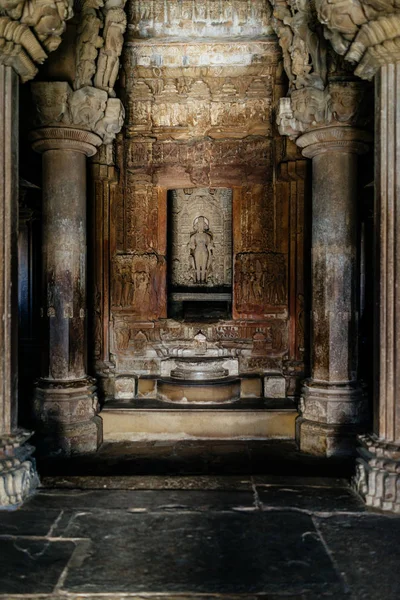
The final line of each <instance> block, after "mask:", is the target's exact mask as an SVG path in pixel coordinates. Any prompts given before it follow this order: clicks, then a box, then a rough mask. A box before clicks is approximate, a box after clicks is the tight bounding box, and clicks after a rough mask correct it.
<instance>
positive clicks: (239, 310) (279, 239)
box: [233, 183, 288, 319]
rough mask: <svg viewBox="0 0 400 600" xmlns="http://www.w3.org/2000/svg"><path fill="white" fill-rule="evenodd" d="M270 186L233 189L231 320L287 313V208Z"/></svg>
mask: <svg viewBox="0 0 400 600" xmlns="http://www.w3.org/2000/svg"><path fill="white" fill-rule="evenodd" d="M282 200H283V199H280V202H279V203H277V202H276V195H275V194H274V188H273V186H272V183H271V184H269V185H254V186H244V187H242V188H239V189H235V199H234V252H235V259H234V260H235V266H234V307H233V314H234V317H235V318H250V319H252V318H260V317H262V316H268V315H270V314H274V313H287V303H288V283H287V279H288V278H287V270H288V242H287V239H286V237H287V235H288V207H287V203H286V202H283V201H282Z"/></svg>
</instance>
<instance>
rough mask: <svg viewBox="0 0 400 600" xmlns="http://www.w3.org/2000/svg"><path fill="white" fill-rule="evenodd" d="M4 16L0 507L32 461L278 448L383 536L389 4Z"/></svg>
mask: <svg viewBox="0 0 400 600" xmlns="http://www.w3.org/2000/svg"><path fill="white" fill-rule="evenodd" d="M0 9H1V15H0V57H1V61H0V80H1V81H0V83H1V85H0V98H1V103H2V111H1V113H2V128H1V129H0V137H1V139H2V147H3V150H4V151H3V157H2V159H1V161H2V163H1V164H2V205H1V206H2V207H1V211H2V212H0V215H1V220H2V221H3V223H4V227H3V230H2V231H1V232H0V242H1V246H0V252H2V255H3V263H4V267H3V271H2V278H1V284H0V305H1V307H2V310H3V315H5V316H4V319H3V321H2V323H1V325H0V338H1V340H2V342H1V343H2V345H3V347H2V354H3V357H4V360H3V363H2V366H1V369H0V383H1V393H0V398H1V403H2V404H1V407H2V412H1V415H2V416H0V427H1V429H0V434H1V443H0V463H1V461H3V462H4V461H5V462H4V464H6V463H7V465H8V466H7V469H6V471H1V470H0V480H1V481H3V483H4V481H6V479H7V481H8V483H7V485H5V484H4V485H3V484H2V485H3V488H4V489H3V488H2V489H0V504H3V505H6V506H9V505H18V504H20V503H21V502H23V500H24V498H25V497H26V496H28V495H29V494H30V493H31V492H32V491H33V490H34V489H35V487H36V486H37V484H38V476H37V473H36V470H35V469H36V468H35V462H34V459H33V458H32V456H33V452H34V449H35V451H36V456H37V457H39V460H42V459H57V458H62V459H63V460H68V459H69V458H71V459H72V458H74V457H80V456H81V457H82V456H83V457H84V456H86V455H94V456H96V453H97V452H99V451H100V450H101V447H102V444H103V443H109V444H113V443H118V442H126V443H130V444H135V443H137V442H139V441H140V440H142V441H143V440H182V439H197V440H198V439H202V440H253V441H262V440H264V441H265V440H267V441H268V442H270V441H274V440H276V441H277V443H278V441H282V440H286V441H290V442H291V443H293V444H296V445H297V446H296V447H297V448H298V451H299V452H301V453H303V455H304V456H310V455H313V456H317V457H318V456H319V457H323V458H327V459H331V458H332V459H340V460H342V459H344V460H348V461H350V463H351V464H352V465H353V469H354V473H355V475H354V486H355V488H356V489H357V492H358V493H359V494H360V496H361V497H362V498H363V500H364V501H365V502H366V503H367V504H368V505H369V506H374V507H378V508H381V509H384V510H392V511H397V512H399V511H400V479H399V472H400V467H399V460H400V418H399V414H400V403H399V397H400V395H399V393H398V391H399V390H398V388H399V385H400V378H399V376H398V358H397V356H398V354H399V353H398V350H399V348H400V347H399V344H400V335H399V331H400V317H399V314H398V311H397V305H398V302H397V300H398V293H399V292H398V289H400V287H399V286H398V278H399V273H400V271H398V270H397V268H396V261H397V259H398V248H397V241H396V240H397V237H396V233H397V232H396V227H397V210H400V204H399V203H400V196H399V180H398V172H399V165H398V161H399V152H398V144H399V134H398V131H399V121H398V118H399V115H400V108H399V105H400V101H399V82H400V66H399V64H400V4H399V2H398V0H352V1H351V2H347V1H345V0H310V1H306V0H252V1H251V2H250V1H248V0H226V1H225V0H224V1H222V0H202V1H196V2H195V1H192V0H170V1H168V2H165V1H164V0H127V1H125V0H105V1H104V2H102V1H100V0H94V1H92V0H80V1H77V0H76V1H75V2H73V1H72V0H0ZM0 179H1V178H0ZM17 213H19V214H17ZM17 258H18V260H17ZM17 263H18V264H17ZM17 339H18V343H17ZM18 363H19V366H18ZM18 375H19V379H18ZM18 399H19V401H18ZM32 432H34V433H33V434H32ZM32 435H33V437H32ZM30 438H31V443H27V442H28V440H29V439H30ZM10 460H11V463H12V466H10V465H11V463H10V462H9V461H10ZM7 461H8V462H7ZM3 473H4V475H3ZM10 490H11V491H10Z"/></svg>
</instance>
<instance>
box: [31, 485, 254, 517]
mask: <svg viewBox="0 0 400 600" xmlns="http://www.w3.org/2000/svg"><path fill="white" fill-rule="evenodd" d="M57 506H62V507H63V509H64V510H69V511H71V510H72V511H74V510H75V511H78V510H90V511H93V510H98V509H109V510H141V509H143V510H147V511H160V510H161V511H162V510H173V509H176V510H202V511H204V510H231V509H233V508H236V507H245V508H252V507H253V508H254V507H255V502H254V493H253V491H224V490H208V491H196V490H135V491H132V490H42V491H40V492H39V493H38V494H37V495H36V496H34V497H33V498H32V499H31V500H30V501H29V502H27V503H26V505H25V508H24V511H25V514H26V513H28V512H29V511H32V510H39V509H46V510H48V509H50V510H51V509H55V508H56V507H57Z"/></svg>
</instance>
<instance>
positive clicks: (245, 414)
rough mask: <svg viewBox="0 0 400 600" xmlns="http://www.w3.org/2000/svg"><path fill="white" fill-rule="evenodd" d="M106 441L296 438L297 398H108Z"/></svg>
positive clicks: (104, 409) (104, 425) (104, 420)
mask: <svg viewBox="0 0 400 600" xmlns="http://www.w3.org/2000/svg"><path fill="white" fill-rule="evenodd" d="M100 416H101V418H102V419H103V435H104V441H109V442H110V441H115V442H116V441H135V440H140V439H149V440H150V439H185V438H195V439H228V440H229V439H294V437H295V420H296V417H297V416H298V411H297V408H296V404H295V403H294V402H293V401H292V400H290V399H285V398H282V399H273V400H268V399H252V400H251V401H247V402H245V401H243V400H241V401H239V402H236V403H234V404H230V405H226V404H225V405H218V404H213V405H212V406H210V405H198V404H197V405H190V404H189V405H184V404H180V405H177V404H173V403H166V402H162V401H159V400H145V401H143V400H134V401H132V402H118V401H111V402H107V403H106V404H105V406H104V407H103V410H102V412H101V413H100Z"/></svg>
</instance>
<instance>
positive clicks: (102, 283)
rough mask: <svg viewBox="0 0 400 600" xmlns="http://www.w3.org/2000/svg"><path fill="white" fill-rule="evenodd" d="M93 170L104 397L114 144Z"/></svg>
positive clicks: (94, 317) (94, 312)
mask: <svg viewBox="0 0 400 600" xmlns="http://www.w3.org/2000/svg"><path fill="white" fill-rule="evenodd" d="M90 171H91V184H92V186H91V194H90V200H89V203H90V208H91V234H92V240H91V247H92V248H93V252H92V256H91V268H90V270H89V274H90V281H89V285H90V291H91V294H92V306H91V307H90V308H91V314H90V316H91V335H92V340H93V343H92V344H91V356H89V360H91V361H92V364H93V370H94V372H95V373H96V378H97V383H98V389H99V395H100V398H104V397H107V396H108V395H112V394H113V392H114V391H113V390H110V389H108V387H107V384H108V385H109V383H108V382H109V381H110V372H111V371H112V369H113V366H114V365H113V364H112V363H111V362H110V338H109V321H110V264H109V256H110V244H111V242H112V240H111V239H110V207H112V206H114V205H115V197H116V194H117V183H118V174H117V169H116V167H115V165H114V152H113V145H112V144H107V145H106V144H103V145H102V146H101V147H100V148H99V151H98V152H97V154H96V155H95V156H93V158H92V159H91V160H90Z"/></svg>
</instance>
